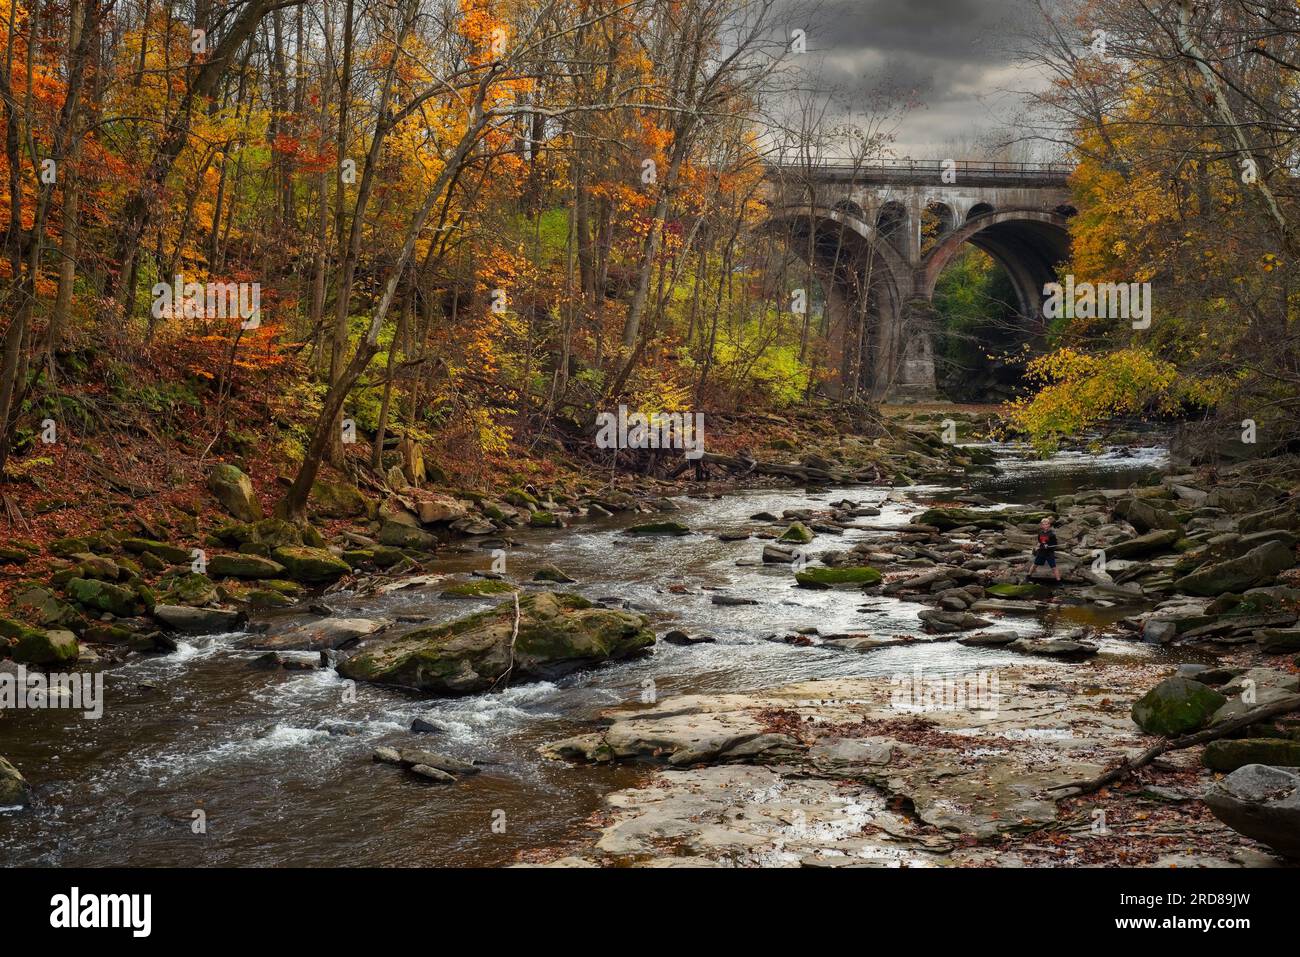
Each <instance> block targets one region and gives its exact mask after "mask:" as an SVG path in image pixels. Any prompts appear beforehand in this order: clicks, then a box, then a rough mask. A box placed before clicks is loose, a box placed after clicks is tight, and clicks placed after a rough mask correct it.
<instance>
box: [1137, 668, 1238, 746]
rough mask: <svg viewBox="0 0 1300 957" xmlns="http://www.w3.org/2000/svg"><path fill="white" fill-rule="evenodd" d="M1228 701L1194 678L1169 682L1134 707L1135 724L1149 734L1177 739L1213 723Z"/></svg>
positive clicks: (1154, 689)
mask: <svg viewBox="0 0 1300 957" xmlns="http://www.w3.org/2000/svg"><path fill="white" fill-rule="evenodd" d="M1227 700H1228V699H1227V697H1225V696H1224V695H1221V694H1219V692H1217V691H1215V690H1214V689H1213V688H1211V687H1209V686H1208V685H1205V684H1203V683H1202V682H1200V681H1194V680H1192V679H1191V678H1179V677H1173V678H1166V679H1165V680H1164V681H1162V682H1160V683H1159V684H1158V685H1156V686H1155V687H1154V688H1152V689H1151V690H1150V691H1148V692H1147V693H1146V694H1144V695H1143V696H1142V697H1141V698H1139V699H1138V700H1137V701H1135V702H1134V703H1133V708H1132V711H1131V713H1132V716H1133V721H1134V722H1135V723H1136V724H1137V726H1138V727H1139V728H1141V729H1142V730H1143V731H1145V732H1147V733H1148V734H1159V735H1164V736H1166V737H1177V736H1178V735H1182V734H1190V733H1191V732H1193V731H1198V730H1200V729H1201V728H1203V727H1205V726H1206V725H1207V724H1209V723H1210V719H1211V718H1212V717H1213V716H1214V713H1215V712H1216V711H1218V710H1219V708H1221V707H1222V706H1223V705H1224V703H1226V702H1227Z"/></svg>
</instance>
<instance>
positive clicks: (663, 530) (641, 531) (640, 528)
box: [627, 522, 691, 535]
mask: <svg viewBox="0 0 1300 957" xmlns="http://www.w3.org/2000/svg"><path fill="white" fill-rule="evenodd" d="M690 533H691V530H690V529H689V528H687V527H686V526H685V525H683V524H682V523H681V522H642V523H641V524H640V525H632V526H630V527H629V528H628V530H627V534H629V535H689V534H690Z"/></svg>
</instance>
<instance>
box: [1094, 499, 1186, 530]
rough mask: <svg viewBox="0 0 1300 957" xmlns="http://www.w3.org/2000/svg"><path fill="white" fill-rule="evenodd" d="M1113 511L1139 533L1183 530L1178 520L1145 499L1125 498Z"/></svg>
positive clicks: (1117, 503) (1115, 505)
mask: <svg viewBox="0 0 1300 957" xmlns="http://www.w3.org/2000/svg"><path fill="white" fill-rule="evenodd" d="M1111 511H1112V512H1113V513H1114V514H1115V516H1116V517H1118V518H1122V519H1124V520H1125V521H1126V522H1128V523H1129V524H1130V525H1132V526H1133V527H1134V528H1136V529H1137V530H1138V531H1139V532H1143V533H1146V532H1154V531H1159V530H1160V529H1173V530H1175V531H1178V530H1181V529H1182V525H1181V524H1179V522H1178V519H1176V518H1174V516H1173V515H1171V514H1170V513H1169V512H1166V511H1165V510H1164V509H1162V508H1157V507H1156V506H1155V505H1152V504H1151V503H1150V502H1148V501H1146V500H1145V499H1140V498H1124V499H1120V500H1119V501H1118V502H1116V503H1115V504H1114V506H1113V507H1112V509H1111Z"/></svg>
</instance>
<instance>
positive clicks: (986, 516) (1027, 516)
mask: <svg viewBox="0 0 1300 957" xmlns="http://www.w3.org/2000/svg"><path fill="white" fill-rule="evenodd" d="M909 484H911V483H909ZM1051 517H1052V513H1051V512H1024V511H1011V510H1007V511H992V512H990V511H980V510H978V509H973V508H928V509H926V510H925V511H924V512H922V513H921V514H920V515H918V516H916V517H915V518H913V519H912V523H913V524H914V525H932V526H934V527H935V528H937V529H939V530H940V531H941V532H946V531H948V530H950V529H954V528H962V527H964V526H967V525H973V526H975V527H976V528H983V529H993V530H997V529H1001V528H1005V527H1006V526H1007V525H1028V524H1031V523H1032V524H1036V523H1038V522H1041V521H1042V520H1043V519H1045V518H1051Z"/></svg>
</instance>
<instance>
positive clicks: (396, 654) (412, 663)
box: [338, 592, 655, 695]
mask: <svg viewBox="0 0 1300 957" xmlns="http://www.w3.org/2000/svg"><path fill="white" fill-rule="evenodd" d="M515 623H516V622H515V603H514V601H513V600H510V601H506V602H503V603H502V604H500V605H498V606H497V607H496V608H492V609H489V610H487V611H483V612H479V613H478V614H475V615H469V616H467V617H465V618H461V619H459V620H457V621H454V622H451V623H449V624H445V625H438V626H434V627H429V628H418V629H416V630H414V631H411V632H407V633H406V634H404V635H398V636H393V637H389V636H381V637H380V638H377V639H373V640H369V641H367V642H366V644H365V645H363V647H362V650H361V652H360V653H358V654H356V655H354V656H352V657H350V658H346V659H344V660H343V661H341V662H340V663H339V666H338V670H339V674H341V675H343V677H345V678H354V679H358V680H363V681H375V682H379V683H383V684H392V685H397V686H400V687H404V688H414V689H416V690H419V691H425V692H431V693H434V694H444V695H460V694H471V693H474V692H478V691H486V690H488V689H489V688H491V687H493V686H494V685H496V684H497V683H499V682H500V680H501V679H502V678H503V677H505V676H506V674H507V672H509V677H510V680H511V681H515V680H518V681H525V680H542V679H551V678H555V677H558V676H559V675H562V674H565V673H567V672H569V671H572V670H574V669H575V668H581V667H584V666H588V665H592V664H596V663H599V662H603V661H610V660H618V659H622V658H627V657H630V656H632V655H635V654H638V653H640V652H642V651H644V650H645V649H646V648H648V647H649V646H651V645H652V644H654V640H655V636H654V632H652V631H651V630H650V629H649V628H647V627H646V619H645V618H644V617H642V616H641V615H633V614H628V613H626V612H619V611H610V610H607V609H604V608H596V607H594V606H592V604H591V602H589V601H587V600H586V599H584V598H582V597H581V596H578V595H573V594H569V593H565V592H539V593H537V594H535V595H529V596H527V597H524V598H521V599H520V600H519V619H518V635H517V637H514V639H513V640H512V636H514V634H515Z"/></svg>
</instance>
